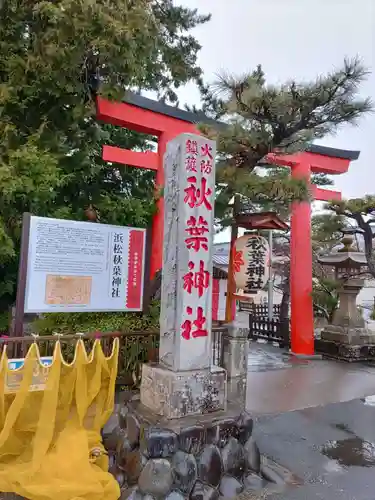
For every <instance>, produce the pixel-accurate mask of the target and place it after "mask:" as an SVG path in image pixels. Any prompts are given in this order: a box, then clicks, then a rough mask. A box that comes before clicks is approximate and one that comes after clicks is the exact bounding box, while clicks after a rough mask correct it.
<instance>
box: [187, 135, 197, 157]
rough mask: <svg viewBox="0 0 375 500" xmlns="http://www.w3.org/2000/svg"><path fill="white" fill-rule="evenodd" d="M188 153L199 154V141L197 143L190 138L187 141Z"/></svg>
mask: <svg viewBox="0 0 375 500" xmlns="http://www.w3.org/2000/svg"><path fill="white" fill-rule="evenodd" d="M186 153H187V154H189V155H194V156H197V155H198V143H197V141H192V140H190V139H188V140H187V141H186Z"/></svg>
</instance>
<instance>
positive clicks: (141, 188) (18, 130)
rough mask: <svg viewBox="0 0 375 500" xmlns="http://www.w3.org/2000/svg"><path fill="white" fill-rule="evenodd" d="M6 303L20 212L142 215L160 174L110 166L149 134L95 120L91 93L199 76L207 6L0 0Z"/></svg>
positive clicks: (158, 86) (170, 84)
mask: <svg viewBox="0 0 375 500" xmlns="http://www.w3.org/2000/svg"><path fill="white" fill-rule="evenodd" d="M0 19H1V23H0V311H1V310H4V309H5V308H6V307H7V305H8V304H9V303H11V302H12V301H13V300H14V294H15V283H16V274H17V267H18V251H19V241H20V231H21V219H22V213H23V212H26V211H28V212H31V213H33V214H36V215H41V216H55V217H61V218H73V219H85V215H84V213H85V210H86V209H87V207H90V206H93V207H94V208H95V209H96V210H97V211H98V212H99V214H100V218H101V221H102V222H108V223H116V224H128V225H137V226H139V225H143V226H144V225H145V224H146V223H147V222H148V221H149V220H150V217H151V214H152V213H153V211H154V201H153V191H152V189H153V176H152V174H151V173H149V172H146V171H144V172H142V171H140V170H139V169H137V170H136V169H131V170H130V169H129V170H128V169H127V168H125V167H124V168H123V167H121V168H117V167H116V166H114V165H113V166H110V165H108V164H105V163H104V162H103V161H102V160H101V158H100V156H101V145H102V144H103V143H107V144H111V143H113V144H116V145H118V146H120V147H125V148H133V147H137V148H138V149H140V150H142V149H147V148H149V147H150V145H149V142H148V141H147V139H148V138H147V137H144V136H140V135H138V134H135V133H132V132H126V131H124V130H121V129H118V128H116V127H111V126H108V125H101V124H99V123H97V121H96V120H95V105H94V99H95V96H96V95H97V94H98V93H100V94H102V95H104V96H106V97H111V96H112V97H116V98H117V99H120V98H121V97H122V96H123V95H124V92H125V91H126V90H128V89H132V90H136V91H137V90H138V89H146V90H156V91H157V92H158V94H159V97H160V98H161V99H168V100H169V101H170V102H176V100H177V96H176V89H177V88H178V87H179V86H180V85H182V84H184V83H186V82H188V81H190V80H195V79H197V78H198V77H199V76H200V75H201V70H200V68H199V67H198V66H197V53H198V51H199V49H200V46H199V44H198V42H197V40H196V39H195V38H194V37H193V36H192V35H190V34H189V32H190V30H191V29H192V28H194V27H195V26H197V25H200V24H202V23H204V22H206V21H207V20H208V19H209V16H201V15H199V14H198V13H197V11H196V10H190V9H187V8H184V7H178V6H175V5H174V4H173V2H172V0H126V1H124V0H105V1H104V0H80V1H76V0H53V1H52V0H41V1H37V0H36V1H34V2H32V1H29V0H2V1H1V2H0Z"/></svg>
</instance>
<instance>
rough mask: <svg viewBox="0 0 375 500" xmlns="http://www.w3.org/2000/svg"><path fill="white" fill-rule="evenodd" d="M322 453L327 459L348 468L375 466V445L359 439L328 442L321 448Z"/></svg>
mask: <svg viewBox="0 0 375 500" xmlns="http://www.w3.org/2000/svg"><path fill="white" fill-rule="evenodd" d="M321 452H322V454H323V455H325V456H326V457H328V458H330V459H331V460H335V461H336V462H337V463H339V464H340V465H343V466H346V467H351V466H356V467H373V466H375V444H374V443H369V442H368V441H364V440H363V439H361V438H359V437H353V438H349V439H342V440H340V441H328V443H326V444H325V445H324V446H323V447H322V448H321Z"/></svg>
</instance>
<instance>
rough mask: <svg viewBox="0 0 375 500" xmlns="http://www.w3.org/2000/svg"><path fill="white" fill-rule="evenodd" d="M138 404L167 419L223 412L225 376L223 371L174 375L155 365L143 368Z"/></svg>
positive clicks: (214, 369) (215, 369) (213, 369)
mask: <svg viewBox="0 0 375 500" xmlns="http://www.w3.org/2000/svg"><path fill="white" fill-rule="evenodd" d="M141 403H142V404H143V405H144V406H145V407H147V408H148V409H150V410H151V411H152V412H154V413H155V414H157V415H161V416H163V417H165V418H168V419H177V418H183V417H186V416H190V415H191V416H192V415H202V414H205V413H211V412H215V411H221V410H225V409H226V404H227V375H226V371H225V370H224V369H222V368H218V367H212V368H210V369H207V370H193V371H184V372H173V371H171V370H168V369H166V368H164V367H162V366H160V365H157V364H151V363H148V364H144V365H143V367H142V382H141Z"/></svg>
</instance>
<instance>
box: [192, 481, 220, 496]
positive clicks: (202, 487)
mask: <svg viewBox="0 0 375 500" xmlns="http://www.w3.org/2000/svg"><path fill="white" fill-rule="evenodd" d="M189 498H190V500H218V499H219V492H218V491H217V490H216V489H215V488H213V487H212V486H209V485H208V484H204V483H202V482H201V481H197V482H196V483H195V486H194V488H193V491H192V492H191V494H190V497H189Z"/></svg>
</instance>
